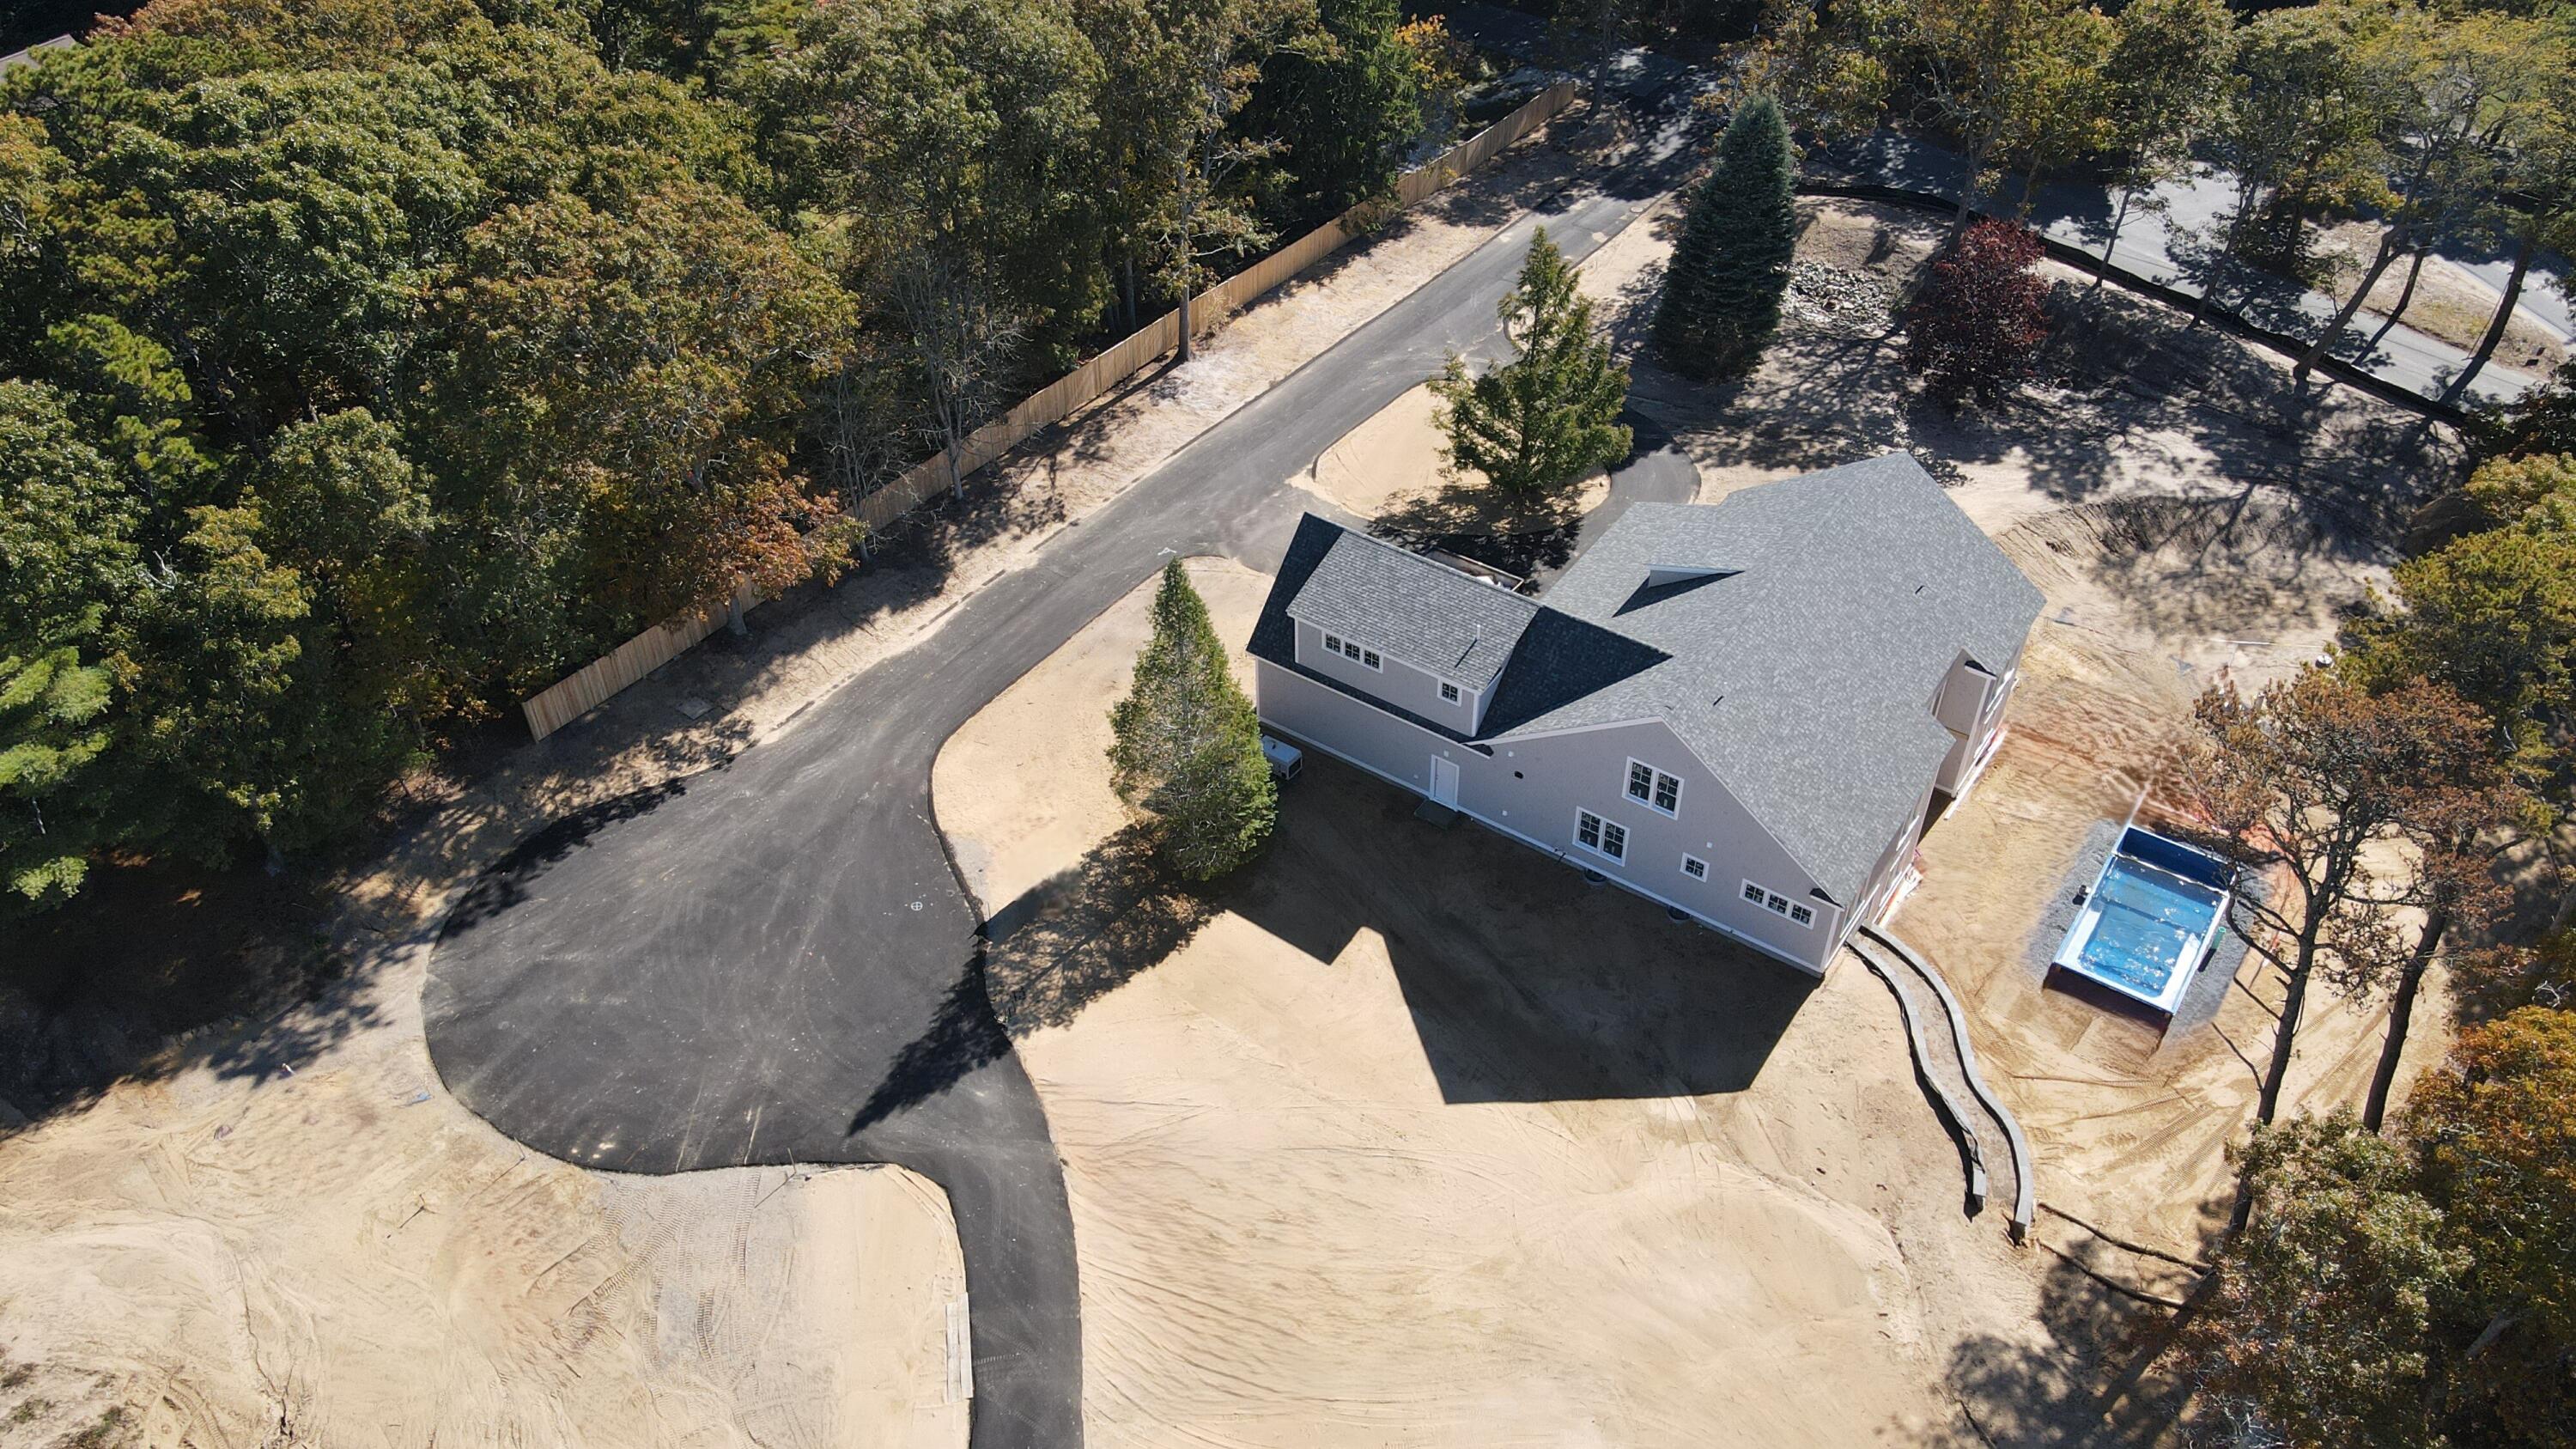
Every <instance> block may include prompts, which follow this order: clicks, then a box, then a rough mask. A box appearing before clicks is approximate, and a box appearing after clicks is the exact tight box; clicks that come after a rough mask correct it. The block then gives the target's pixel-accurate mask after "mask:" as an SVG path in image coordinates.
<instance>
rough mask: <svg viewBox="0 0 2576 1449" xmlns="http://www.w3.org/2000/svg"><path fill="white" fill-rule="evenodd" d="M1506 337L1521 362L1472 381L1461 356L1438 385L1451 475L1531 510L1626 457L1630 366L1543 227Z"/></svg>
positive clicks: (1509, 304) (1515, 296)
mask: <svg viewBox="0 0 2576 1449" xmlns="http://www.w3.org/2000/svg"><path fill="white" fill-rule="evenodd" d="M1500 310H1501V313H1502V318H1503V333H1504V335H1505V336H1506V337H1508V338H1510V339H1511V343H1512V345H1513V347H1515V348H1517V349H1518V351H1519V355H1518V356H1516V357H1514V358H1513V359H1512V360H1511V361H1509V362H1506V363H1503V364H1502V365H1500V366H1498V367H1491V368H1487V369H1486V370H1485V371H1484V373H1483V374H1481V375H1479V376H1474V377H1470V376H1469V375H1468V373H1467V364H1466V361H1465V360H1464V359H1462V358H1460V357H1458V356H1457V355H1455V354H1454V353H1453V354H1452V355H1451V356H1450V358H1449V364H1448V368H1447V370H1446V371H1445V372H1443V373H1442V374H1441V376H1439V377H1437V378H1435V379H1433V380H1432V383H1431V390H1432V392H1433V393H1434V394H1436V395H1437V396H1438V397H1439V399H1440V410H1439V420H1440V428H1441V432H1442V433H1443V434H1444V435H1445V436H1446V438H1447V442H1446V443H1445V445H1444V447H1443V454H1444V456H1445V458H1446V460H1447V462H1448V464H1449V466H1450V467H1452V468H1457V469H1472V470H1474V471H1476V472H1479V473H1482V474H1483V475H1484V476H1485V481H1486V482H1487V483H1488V484H1489V485H1491V486H1492V488H1493V489H1494V491H1495V492H1496V493H1499V494H1500V495H1502V497H1503V498H1504V499H1505V500H1506V502H1507V503H1508V504H1509V505H1510V507H1511V508H1512V509H1513V511H1515V512H1519V513H1528V512H1531V511H1533V510H1535V509H1537V508H1539V507H1541V506H1542V505H1544V504H1545V503H1547V502H1548V501H1549V500H1550V499H1551V498H1553V497H1554V496H1556V495H1557V494H1558V493H1560V492H1561V491H1563V490H1564V489H1565V488H1566V487H1567V486H1569V485H1570V484H1572V483H1574V482H1575V480H1577V479H1579V478H1581V477H1583V476H1584V475H1585V474H1587V473H1589V472H1591V471H1592V470H1594V469H1596V468H1606V467H1608V466H1609V465H1610V464H1612V463H1615V462H1617V461H1619V460H1620V459H1621V458H1624V457H1626V456H1627V455H1628V446H1629V442H1630V437H1629V429H1628V428H1627V426H1626V425H1625V424H1623V423H1621V422H1620V421H1619V414H1620V412H1621V410H1622V409H1624V408H1625V407H1626V406H1627V399H1628V369H1626V368H1625V367H1622V366H1620V365H1619V364H1618V362H1617V361H1616V360H1614V359H1613V358H1612V356H1611V354H1610V343H1609V340H1608V339H1607V338H1604V337H1601V336H1598V335H1596V333H1595V331H1594V328H1593V322H1592V302H1591V299H1590V298H1587V297H1585V296H1584V295H1583V293H1582V292H1581V291H1580V290H1579V289H1578V288H1577V286H1576V277H1575V270H1574V267H1573V265H1572V264H1571V263H1569V262H1567V261H1566V259H1565V253H1563V252H1561V251H1559V250H1557V247H1556V243H1555V242H1552V241H1550V240H1548V236H1547V229H1546V228H1545V227H1541V228H1539V229H1538V231H1537V232H1536V233H1535V234H1534V235H1533V236H1532V237H1531V238H1530V249H1529V257H1528V259H1527V260H1525V261H1524V262H1523V263H1522V264H1521V275H1520V282H1519V284H1518V285H1517V286H1515V287H1514V288H1513V289H1512V290H1511V291H1510V292H1509V293H1507V294H1505V296H1504V297H1503V300H1502V304H1501V308H1500Z"/></svg>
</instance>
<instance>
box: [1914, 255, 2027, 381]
mask: <svg viewBox="0 0 2576 1449" xmlns="http://www.w3.org/2000/svg"><path fill="white" fill-rule="evenodd" d="M2038 261H2039V238H2038V237H2036V236H2034V235H2032V233H2031V230H2030V228H2028V227H2026V226H2022V225H2020V224H2019V223H2017V222H2006V221H1980V222H1978V223H1977V224H1976V225H1974V226H1972V227H1970V228H1968V230H1967V233H1966V234H1965V235H1963V236H1961V237H1960V238H1959V240H1958V241H1957V242H1956V243H1955V244H1953V245H1952V246H1951V247H1950V249H1949V250H1948V251H1946V252H1944V253H1942V255H1941V256H1940V257H1938V258H1937V259H1935V260H1934V261H1933V263H1932V275H1931V276H1930V277H1929V278H1928V279H1927V280H1926V281H1925V283H1924V286H1923V290H1922V291H1921V292H1920V293H1919V294H1917V295H1916V297H1915V299H1914V301H1913V303H1912V305H1910V306H1908V307H1907V308H1906V309H1905V329H1906V344H1905V365H1906V367H1907V368H1908V369H1910V370H1912V371H1914V372H1916V373H1919V374H1921V375H1922V377H1923V378H1924V380H1925V382H1926V383H1927V384H1928V385H1929V386H1930V387H1931V389H1932V395H1933V396H1935V397H1937V398H1939V399H1941V400H1942V401H1943V402H1946V403H1949V404H1951V405H1952V406H1957V405H1958V404H1960V403H1962V402H1965V401H1968V400H1970V399H1974V400H1975V401H1977V402H1980V403H1994V402H1997V401H2000V400H2001V399H2002V398H2003V396H2004V395H2005V394H2006V393H2008V392H2010V391H2011V390H2012V386H2013V384H2014V383H2016V382H2019V381H2020V380H2021V378H2022V377H2023V376H2024V375H2025V374H2026V373H2028V372H2029V370H2030V360H2031V356H2032V354H2033V353H2034V352H2035V351H2036V350H2037V348H2038V346H2039V344H2040V342H2041V341H2042V340H2044V339H2045V338H2046V337H2047V336H2048V316H2047V313H2046V311H2045V309H2044V307H2043V302H2044V299H2045V298H2046V297H2047V295H2048V287H2047V284H2046V283H2044V282H2042V281H2040V279H2039V277H2038V275H2037V274H2036V273H2035V272H2034V271H2033V270H2032V268H2033V266H2034V264H2036V263H2037V262H2038Z"/></svg>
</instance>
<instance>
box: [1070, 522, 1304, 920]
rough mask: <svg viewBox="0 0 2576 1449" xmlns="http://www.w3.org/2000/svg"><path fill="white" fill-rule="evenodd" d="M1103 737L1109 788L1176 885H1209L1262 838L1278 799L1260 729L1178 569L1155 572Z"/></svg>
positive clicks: (1204, 608)
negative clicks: (1133, 813) (1149, 827)
mask: <svg viewBox="0 0 2576 1449" xmlns="http://www.w3.org/2000/svg"><path fill="white" fill-rule="evenodd" d="M1109 728H1110V732H1111V734H1112V735H1113V736H1114V737H1115V742H1114V743H1113V744H1111V745H1110V747H1109V764H1110V781H1111V784H1112V785H1113V786H1114V787H1115V788H1116V789H1117V791H1118V796H1119V798H1120V799H1122V800H1125V801H1126V802H1128V803H1129V804H1131V805H1135V806H1138V807H1140V808H1142V809H1144V810H1147V811H1150V812H1151V813H1152V814H1153V815H1154V817H1155V825H1156V833H1157V840H1156V849H1157V850H1158V851H1159V852H1160V853H1161V855H1162V856H1163V858H1164V859H1165V860H1166V861H1168V862H1169V863H1170V864H1171V865H1172V867H1173V868H1174V869H1176V870H1178V871H1179V872H1180V873H1181V874H1182V875H1184V876H1187V877H1189V878H1190V879H1192V880H1213V879H1215V878H1216V877H1218V876H1221V875H1223V874H1225V873H1226V872H1227V871H1230V870H1232V869H1234V868H1235V867H1236V866H1238V865H1241V864H1243V863H1244V862H1245V861H1247V860H1249V859H1251V858H1252V856H1253V853H1254V852H1256V851H1258V850H1259V849H1260V848H1261V844H1262V842H1263V841H1265V840H1268V839H1269V838H1270V827H1271V825H1272V823H1273V821H1274V820H1275V819H1276V818H1277V815H1278V805H1279V795H1278V789H1277V787H1276V786H1274V785H1273V784H1272V783H1271V779H1270V766H1269V763H1268V762H1267V761H1265V760H1264V759H1262V757H1261V722H1260V720H1259V718H1258V717H1257V716H1255V715H1254V713H1253V710H1252V701H1251V700H1249V699H1246V698H1244V695H1243V690H1242V689H1241V688H1240V687H1238V686H1237V685H1236V684H1235V682H1234V676H1233V675H1232V674H1231V673H1230V672H1228V670H1227V668H1226V655H1225V644H1224V643H1223V641H1221V640H1219V639H1218V638H1217V634H1216V625H1215V624H1214V623H1212V622H1210V620H1209V619H1208V611H1207V604H1206V603H1205V602H1204V601H1202V600H1201V599H1200V598H1199V594H1198V590H1196V589H1194V588H1192V587H1190V578H1189V575H1188V573H1186V572H1185V571H1183V569H1182V568H1181V563H1180V560H1178V559H1174V560H1173V561H1172V562H1171V563H1170V564H1168V565H1166V566H1165V567H1164V569H1163V587H1162V588H1161V589H1160V590H1159V591H1158V592H1157V593H1156V594H1155V595H1154V636H1153V638H1151V639H1150V640H1148V641H1146V644H1145V650H1144V652H1143V653H1141V654H1139V655H1137V656H1136V678H1135V683H1134V684H1133V685H1132V686H1131V687H1130V688H1129V689H1128V692H1127V697H1126V698H1125V699H1122V700H1120V701H1118V703H1117V704H1116V705H1114V706H1112V707H1111V709H1110V711H1109Z"/></svg>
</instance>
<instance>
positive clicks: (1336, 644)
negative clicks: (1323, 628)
mask: <svg viewBox="0 0 2576 1449" xmlns="http://www.w3.org/2000/svg"><path fill="white" fill-rule="evenodd" d="M1324 652H1325V653H1327V654H1330V655H1332V656H1333V657H1334V658H1336V659H1339V658H1340V657H1341V655H1342V636H1341V635H1339V634H1326V635H1325V636H1324Z"/></svg>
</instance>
